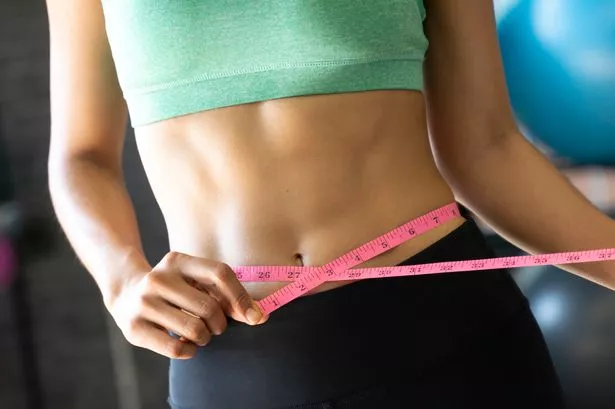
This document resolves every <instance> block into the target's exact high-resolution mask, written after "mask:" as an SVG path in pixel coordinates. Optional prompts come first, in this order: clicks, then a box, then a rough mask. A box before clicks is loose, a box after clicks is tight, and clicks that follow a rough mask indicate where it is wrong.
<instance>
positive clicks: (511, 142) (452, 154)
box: [435, 129, 531, 185]
mask: <svg viewBox="0 0 615 409" xmlns="http://www.w3.org/2000/svg"><path fill="white" fill-rule="evenodd" d="M477 139H479V140H481V141H482V142H479V143H476V142H474V143H472V142H470V141H469V140H468V141H462V142H461V143H460V144H458V145H457V146H455V147H453V148H452V149H451V148H447V149H440V150H438V149H436V150H435V160H436V164H437V166H438V169H439V170H440V172H441V173H442V174H443V176H444V177H445V178H446V179H447V180H448V181H449V182H450V183H452V184H455V185H457V184H463V183H471V182H472V180H474V179H475V178H476V177H480V175H483V176H484V174H485V172H489V171H490V170H493V169H494V167H498V166H500V165H503V164H505V163H510V161H507V160H505V159H506V158H507V157H513V156H516V157H517V159H519V160H521V157H520V156H517V155H518V153H519V149H520V148H521V149H523V148H524V146H525V145H528V146H531V145H530V143H529V142H528V141H527V139H526V138H525V137H524V136H523V135H522V134H521V133H520V132H519V131H518V130H516V129H515V130H511V131H507V132H499V133H493V134H491V136H490V137H484V138H477Z"/></svg>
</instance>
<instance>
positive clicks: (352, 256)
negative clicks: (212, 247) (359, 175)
mask: <svg viewBox="0 0 615 409" xmlns="http://www.w3.org/2000/svg"><path fill="white" fill-rule="evenodd" d="M459 216H460V211H459V207H458V206H457V203H451V204H449V205H446V206H444V207H441V208H439V209H436V210H434V211H432V212H429V213H427V214H425V215H423V216H421V217H418V218H417V219H414V220H412V221H410V222H408V223H406V224H404V225H402V226H399V227H397V228H395V229H394V230H392V231H390V232H388V233H386V234H384V235H382V236H380V237H378V238H377V239H375V240H372V241H370V242H368V243H365V244H363V245H362V246H360V247H358V248H356V249H354V250H352V251H350V252H348V253H346V254H344V255H343V256H341V257H339V258H337V259H335V260H333V261H332V262H330V263H328V264H326V265H324V266H319V267H294V266H239V267H234V268H233V270H234V271H235V273H236V274H237V277H238V279H239V280H240V281H252V282H254V281H292V282H291V283H290V284H288V285H286V286H285V287H283V288H281V289H279V290H278V291H276V292H274V293H273V294H271V295H269V296H267V297H265V298H263V299H262V300H260V301H259V305H260V307H261V308H262V309H263V311H264V312H265V313H267V314H270V313H271V312H273V311H275V310H277V309H278V308H280V307H282V306H284V305H286V304H288V303H289V302H291V301H292V300H294V299H296V298H298V297H300V296H301V295H303V294H305V293H307V292H308V291H310V290H312V289H313V288H315V287H317V286H319V285H321V284H322V283H324V282H327V281H340V280H357V279H370V278H387V277H401V276H414V275H425V274H440V273H453V272H462V271H478V270H495V269H501V268H507V269H509V268H519V267H530V266H542V265H564V264H575V263H589V262H597V261H608V260H615V248H606V249H597V250H585V251H573V252H564V253H551V254H540V255H528V256H517V257H500V258H490V259H480V260H461V261H451V262H438V263H428V264H416V265H411V266H391V267H373V268H357V269H352V267H354V266H357V265H359V264H361V263H363V262H365V261H368V260H370V259H372V258H374V257H376V256H378V255H379V254H382V253H384V252H386V251H388V250H391V249H392V248H395V247H397V246H399V245H400V244H402V243H404V242H406V241H408V240H410V239H412V238H414V237H417V236H419V235H421V234H423V233H425V232H427V231H429V230H432V229H434V228H436V227H438V226H440V225H442V224H443V223H445V222H447V221H450V220H453V219H454V218H456V217H459Z"/></svg>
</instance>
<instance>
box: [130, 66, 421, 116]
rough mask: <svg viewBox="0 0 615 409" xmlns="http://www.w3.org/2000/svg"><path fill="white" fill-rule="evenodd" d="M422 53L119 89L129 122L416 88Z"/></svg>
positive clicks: (255, 70)
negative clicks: (292, 99) (277, 101)
mask: <svg viewBox="0 0 615 409" xmlns="http://www.w3.org/2000/svg"><path fill="white" fill-rule="evenodd" d="M422 64H423V59H422V58H419V57H416V58H412V57H409V58H399V57H398V58H396V59H383V60H374V59H369V60H367V59H366V60H364V61H361V60H335V61H316V62H305V63H296V64H291V63H288V64H278V65H276V66H264V67H253V68H251V69H250V70H243V71H236V72H226V73H219V74H216V75H210V76H203V77H199V78H194V79H191V80H187V81H186V80H185V81H177V82H171V83H166V84H160V85H157V86H152V87H148V88H142V89H138V90H134V89H133V90H131V91H129V92H127V93H125V95H124V96H125V98H126V101H127V104H128V107H129V111H130V119H131V124H132V126H133V127H138V126H143V125H147V124H150V123H153V122H157V121H161V120H165V119H169V118H172V117H176V116H181V115H187V114H193V113H196V112H200V111H205V110H210V109H216V108H222V107H227V106H233V105H240V104H248V103H254V102H261V101H266V100H271V99H278V98H287V97H293V96H304V95H315V94H333V93H344V92H358V91H371V90H379V89H380V90H383V89H408V90H419V91H420V90H422V87H423V70H422Z"/></svg>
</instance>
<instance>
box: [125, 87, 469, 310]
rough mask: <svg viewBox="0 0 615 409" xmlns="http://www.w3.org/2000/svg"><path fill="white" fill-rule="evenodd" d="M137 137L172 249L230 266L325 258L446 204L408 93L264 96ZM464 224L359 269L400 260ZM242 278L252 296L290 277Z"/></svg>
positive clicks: (420, 114) (446, 191)
mask: <svg viewBox="0 0 615 409" xmlns="http://www.w3.org/2000/svg"><path fill="white" fill-rule="evenodd" d="M135 133H136V138H137V143H138V146H139V151H140V154H141V158H142V161H143V164H144V167H145V171H146V173H147V176H148V178H149V181H150V183H151V186H152V189H153V192H154V195H155V196H156V200H157V201H158V204H159V206H160V208H161V210H162V213H163V216H164V218H165V222H166V226H167V230H168V235H169V243H170V249H171V250H172V251H177V252H181V253H185V254H189V255H192V256H197V257H204V258H209V259H214V260H218V261H221V262H224V263H227V264H229V265H230V266H237V265H306V266H315V265H322V264H326V263H328V262H330V261H331V260H333V259H334V258H336V257H338V256H341V255H342V254H344V253H346V252H348V251H350V250H352V249H353V248H355V247H358V246H360V245H361V244H363V243H365V242H367V241H369V240H371V239H374V238H376V237H377V236H379V235H381V234H383V233H386V232H387V231H389V230H391V229H393V228H395V227H397V226H399V225H400V224H403V223H405V222H407V221H409V220H411V219H413V218H415V217H418V216H420V215H422V214H424V213H427V212H429V211H431V210H433V209H436V208H438V207H440V206H443V205H445V204H448V203H450V202H452V201H454V200H455V199H454V196H453V193H452V191H451V189H450V187H449V186H448V184H447V183H446V181H445V180H444V179H443V177H442V176H441V174H440V172H439V171H438V168H437V167H436V164H435V160H434V158H433V155H432V152H431V149H430V144H429V137H428V131H427V124H426V115H425V102H424V99H423V95H422V94H421V93H420V92H417V91H404V90H391V91H370V92H355V93H347V94H332V95H315V96H302V97H294V98H284V99H277V100H270V101H266V102H260V103H254V104H246V105H239V106H232V107H225V108H220V109H215V110H209V111H204V112H199V113H197V114H192V115H186V116H182V117H177V118H173V119H170V120H166V121H162V122H158V123H154V124H151V125H147V126H143V127H139V128H137V129H136V130H135ZM462 223H463V219H462V218H458V219H455V220H452V221H449V222H447V223H446V224H443V225H442V226H440V227H438V228H436V229H434V230H432V231H430V232H428V233H425V234H424V235H422V236H419V237H416V238H414V239H412V240H410V241H408V242H406V243H404V244H402V245H401V246H399V247H397V248H395V249H393V250H390V251H389V252H387V253H384V254H382V255H380V256H378V257H376V258H374V259H372V260H370V261H368V262H366V263H364V264H363V265H362V266H364V267H371V266H383V265H395V264H398V263H400V262H401V261H403V260H405V259H407V258H409V257H411V256H412V255H414V254H416V253H418V252H419V251H421V250H423V249H425V248H426V247H428V246H430V245H431V244H433V243H435V242H436V241H438V240H439V239H441V238H442V237H444V236H445V235H447V234H448V233H450V232H451V231H453V230H454V229H455V228H457V227H458V226H460V225H461V224H462ZM349 283H350V282H329V283H325V284H323V285H322V286H320V287H318V288H316V289H315V290H313V291H312V293H313V292H320V291H327V290H331V289H333V288H335V287H338V286H341V285H347V284H349ZM244 284H245V286H246V288H247V289H248V291H249V292H250V294H251V295H252V296H253V297H254V298H256V299H261V298H263V297H265V296H267V295H269V294H271V293H272V292H274V291H275V290H276V289H278V288H280V287H282V286H284V285H285V284H287V283H284V282H281V283H277V282H268V283H244Z"/></svg>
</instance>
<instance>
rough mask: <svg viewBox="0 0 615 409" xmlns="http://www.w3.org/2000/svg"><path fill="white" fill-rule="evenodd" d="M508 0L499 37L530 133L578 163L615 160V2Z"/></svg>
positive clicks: (614, 162) (521, 118) (516, 101)
mask: <svg viewBox="0 0 615 409" xmlns="http://www.w3.org/2000/svg"><path fill="white" fill-rule="evenodd" d="M500 1H503V0H500ZM506 4H507V7H506V9H505V11H504V12H502V13H500V15H499V16H498V37H499V41H500V47H501V50H502V59H503V62H504V68H505V72H506V81H507V85H508V88H509V92H510V98H511V104H512V106H513V110H514V111H515V114H516V116H517V119H518V121H519V123H520V125H521V126H522V128H523V129H525V130H526V131H527V133H528V135H527V136H528V138H529V139H530V140H534V141H536V142H540V144H541V145H544V146H546V147H547V148H548V150H549V151H550V153H552V154H553V156H556V157H560V158H564V159H566V160H568V161H569V162H570V163H571V164H573V165H615V1H613V0H517V1H507V2H506Z"/></svg>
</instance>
